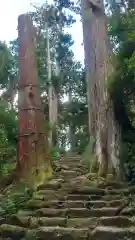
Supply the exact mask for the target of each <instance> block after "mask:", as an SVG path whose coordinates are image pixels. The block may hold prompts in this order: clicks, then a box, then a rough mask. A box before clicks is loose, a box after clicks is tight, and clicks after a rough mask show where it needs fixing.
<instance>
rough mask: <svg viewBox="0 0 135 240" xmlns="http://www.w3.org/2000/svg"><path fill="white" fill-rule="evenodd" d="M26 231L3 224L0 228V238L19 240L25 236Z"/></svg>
mask: <svg viewBox="0 0 135 240" xmlns="http://www.w3.org/2000/svg"><path fill="white" fill-rule="evenodd" d="M26 231H27V230H26V229H25V228H23V227H19V226H13V225H8V224H3V225H1V226H0V236H1V237H9V238H12V239H14V240H20V239H21V238H24V237H25V235H26Z"/></svg>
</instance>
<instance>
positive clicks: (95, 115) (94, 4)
mask: <svg viewBox="0 0 135 240" xmlns="http://www.w3.org/2000/svg"><path fill="white" fill-rule="evenodd" d="M81 7H82V21H83V33H84V50H85V67H86V81H87V95H88V114H89V129H90V135H92V136H93V137H94V139H95V150H94V152H95V154H96V156H97V158H96V159H98V162H99V175H100V176H102V177H106V175H107V173H108V172H109V171H110V169H111V168H113V167H115V168H117V165H118V164H119V161H118V158H117V156H116V151H115V142H116V139H115V138H116V136H115V133H116V122H115V118H114V113H113V106H112V103H111V100H110V98H109V95H108V92H107V88H106V83H107V79H108V77H109V75H110V74H111V73H112V66H111V63H110V56H109V55H110V51H109V49H110V46H109V41H108V33H107V23H106V16H105V12H104V5H103V1H102V0H99V1H96V0H81ZM118 135H119V134H118ZM117 138H119V137H117ZM112 166H113V167H112Z"/></svg>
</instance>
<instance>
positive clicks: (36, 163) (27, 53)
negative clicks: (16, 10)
mask: <svg viewBox="0 0 135 240" xmlns="http://www.w3.org/2000/svg"><path fill="white" fill-rule="evenodd" d="M18 29H19V65H20V66H19V68H20V81H19V146H18V153H19V159H18V168H19V171H20V173H21V175H22V177H26V178H27V177H28V179H29V181H31V182H32V181H33V184H36V183H34V182H36V180H37V179H36V177H37V178H40V182H41V183H43V181H44V179H45V173H47V171H48V169H49V168H50V159H49V156H48V153H47V150H48V146H47V138H46V135H45V132H44V111H43V108H42V106H41V99H40V92H39V87H38V73H37V66H36V58H35V36H34V27H33V25H32V20H31V18H30V16H29V15H28V14H24V15H21V16H19V19H18ZM47 174H48V173H47ZM41 176H42V177H41ZM41 178H42V179H41ZM38 181H39V179H38ZM38 185H40V183H39V182H38Z"/></svg>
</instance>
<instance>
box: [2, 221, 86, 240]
mask: <svg viewBox="0 0 135 240" xmlns="http://www.w3.org/2000/svg"><path fill="white" fill-rule="evenodd" d="M0 236H2V237H7V238H10V239H13V240H19V239H20V240H21V239H22V238H23V239H33V240H34V239H38V240H45V239H48V240H73V239H74V240H86V239H88V238H87V236H88V229H87V228H83V229H82V228H80V229H79V228H78V229H75V228H62V227H40V228H37V229H33V230H28V229H26V228H23V227H19V226H13V225H7V224H3V225H1V226H0Z"/></svg>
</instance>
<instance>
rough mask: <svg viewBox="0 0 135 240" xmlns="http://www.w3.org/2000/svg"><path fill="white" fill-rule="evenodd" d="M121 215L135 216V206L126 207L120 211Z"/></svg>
mask: <svg viewBox="0 0 135 240" xmlns="http://www.w3.org/2000/svg"><path fill="white" fill-rule="evenodd" d="M121 215H122V216H128V217H133V216H135V208H134V207H126V208H124V209H123V211H122V212H121Z"/></svg>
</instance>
